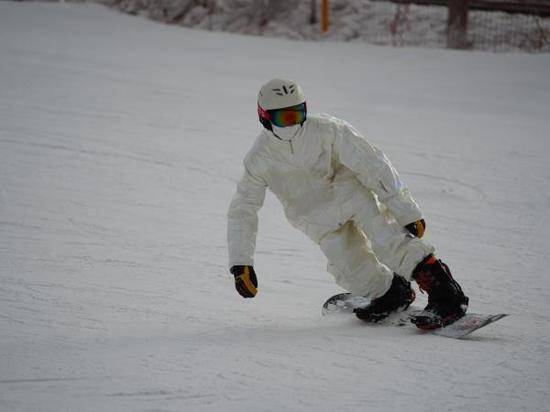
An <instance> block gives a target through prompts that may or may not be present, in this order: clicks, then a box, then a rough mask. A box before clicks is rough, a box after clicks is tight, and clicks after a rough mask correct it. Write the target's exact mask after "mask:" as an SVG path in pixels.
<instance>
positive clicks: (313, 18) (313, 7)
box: [309, 0, 317, 24]
mask: <svg viewBox="0 0 550 412" xmlns="http://www.w3.org/2000/svg"><path fill="white" fill-rule="evenodd" d="M310 1H311V15H310V16H309V22H310V24H317V0H310Z"/></svg>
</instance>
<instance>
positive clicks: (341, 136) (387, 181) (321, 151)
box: [228, 79, 468, 329]
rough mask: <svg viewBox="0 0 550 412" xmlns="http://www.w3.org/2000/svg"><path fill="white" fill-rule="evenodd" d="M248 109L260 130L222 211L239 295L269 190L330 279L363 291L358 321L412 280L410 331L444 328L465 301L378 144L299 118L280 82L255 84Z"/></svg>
mask: <svg viewBox="0 0 550 412" xmlns="http://www.w3.org/2000/svg"><path fill="white" fill-rule="evenodd" d="M258 115H259V120H260V123H261V124H262V125H263V130H262V132H261V134H260V135H259V137H258V138H257V140H256V142H255V144H254V146H253V147H252V149H251V150H250V151H249V153H248V154H247V156H246V157H245V159H244V169H245V171H244V175H243V177H242V179H241V181H240V182H239V184H238V186H237V192H236V194H235V195H234V197H233V199H232V201H231V205H230V207H229V212H228V248H229V267H230V272H231V273H232V274H233V275H234V277H235V286H236V289H237V291H238V292H239V294H240V295H241V296H243V297H245V298H252V297H254V296H255V295H256V293H257V288H258V281H257V277H256V273H255V271H254V262H253V254H254V249H255V243H256V232H257V227H258V216H257V212H258V210H259V209H260V208H261V207H262V204H263V202H264V197H265V190H266V188H269V189H270V190H271V192H273V193H274V194H275V196H276V197H277V198H278V199H279V201H280V202H281V203H282V205H283V208H284V212H285V215H286V217H287V219H288V221H289V222H290V224H291V225H292V226H294V227H296V228H298V229H300V230H301V231H303V232H304V233H305V234H306V235H307V236H308V237H309V238H310V239H311V240H312V241H314V242H315V243H317V244H318V245H319V246H320V248H321V250H322V251H323V253H324V254H325V256H326V257H327V258H328V271H329V272H330V273H331V274H332V275H333V276H334V278H335V281H336V283H337V284H338V285H339V286H341V287H342V288H344V289H346V290H347V291H349V292H351V293H352V294H354V295H361V296H367V297H368V298H370V303H369V304H368V305H367V306H366V307H362V308H359V309H356V310H355V313H356V316H357V317H358V318H360V319H362V320H364V321H367V322H377V321H379V320H381V319H383V318H385V317H386V316H388V315H389V314H390V313H392V312H395V311H398V310H402V309H404V308H406V307H408V306H409V305H410V304H411V303H412V301H413V300H414V298H415V293H414V290H413V289H412V288H411V284H410V281H412V280H414V281H416V282H417V284H418V286H419V288H420V290H422V291H425V292H426V293H428V305H427V306H426V308H425V309H424V311H422V313H421V314H420V315H418V316H416V317H415V318H414V319H413V320H412V321H413V323H415V324H416V325H417V326H418V327H419V328H421V329H434V328H438V327H441V326H446V325H447V324H450V323H452V322H454V321H455V320H457V319H459V318H460V317H462V316H463V315H464V314H465V313H466V309H467V306H468V298H467V297H466V296H465V295H464V293H463V292H462V289H461V287H460V285H459V284H458V283H457V281H456V280H455V279H454V278H453V277H452V276H451V272H450V270H449V268H448V266H447V265H445V264H444V263H443V262H442V261H441V260H439V259H437V258H436V257H435V255H434V248H433V246H431V245H429V244H428V243H427V242H425V241H424V240H422V239H421V238H422V236H423V234H424V231H425V229H426V223H425V220H424V219H423V218H422V215H421V212H420V209H419V207H418V205H417V203H416V202H415V200H414V199H413V197H412V196H411V194H410V192H409V191H408V189H407V187H406V186H405V184H404V183H403V181H402V180H401V178H400V177H399V175H398V173H397V171H396V170H395V168H394V167H393V166H392V164H391V163H390V161H389V160H388V158H387V157H386V156H385V154H384V153H383V152H382V151H381V150H380V149H378V148H377V147H376V146H375V145H373V144H371V143H370V142H368V141H367V140H366V139H365V138H364V137H363V136H362V135H361V134H360V133H359V132H358V131H357V130H355V129H354V128H353V127H352V126H351V125H350V124H349V123H347V122H345V121H343V120H340V119H337V118H335V117H332V116H327V115H320V116H312V115H308V114H307V108H306V99H305V96H304V93H303V91H302V88H301V87H300V86H299V85H298V84H297V83H295V82H293V81H290V80H284V79H274V80H271V81H270V82H268V83H266V84H265V85H264V86H263V87H262V88H261V90H260V92H259V95H258Z"/></svg>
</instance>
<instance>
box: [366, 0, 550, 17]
mask: <svg viewBox="0 0 550 412" xmlns="http://www.w3.org/2000/svg"><path fill="white" fill-rule="evenodd" d="M374 1H390V2H392V3H399V4H411V3H413V4H424V5H433V6H445V7H447V6H448V3H449V2H448V1H447V0H374ZM469 3H470V10H487V11H504V12H507V13H524V14H533V15H537V16H541V17H550V0H470V2H469Z"/></svg>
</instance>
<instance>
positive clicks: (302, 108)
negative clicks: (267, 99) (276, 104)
mask: <svg viewBox="0 0 550 412" xmlns="http://www.w3.org/2000/svg"><path fill="white" fill-rule="evenodd" d="M258 113H259V115H260V117H261V118H264V119H266V120H269V121H271V123H273V124H274V125H275V126H277V127H287V126H294V125H295V124H302V123H303V122H305V120H306V114H307V109H306V104H305V102H304V103H302V104H297V105H296V106H290V107H283V108H282V109H274V110H264V109H263V108H261V107H260V106H258Z"/></svg>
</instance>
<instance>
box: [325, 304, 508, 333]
mask: <svg viewBox="0 0 550 412" xmlns="http://www.w3.org/2000/svg"><path fill="white" fill-rule="evenodd" d="M368 303H369V299H368V298H366V297H364V296H352V295H351V294H350V293H339V294H337V295H334V296H332V297H331V298H330V299H328V300H327V301H326V302H325V303H324V305H323V308H322V314H323V315H324V316H327V315H333V314H335V313H353V310H354V309H355V308H358V307H364V306H366V305H368ZM421 310H422V309H421V308H419V307H415V306H411V307H409V308H408V309H407V310H405V311H402V312H398V313H395V314H392V315H390V316H388V317H387V318H386V319H384V320H382V321H380V322H378V323H377V325H394V326H406V325H409V326H413V327H415V328H416V326H414V325H413V324H412V323H410V317H411V316H413V315H414V314H415V313H417V312H419V311H421ZM505 316H507V314H504V313H500V314H497V315H486V314H480V313H466V315H464V316H463V317H462V318H460V319H459V320H457V321H456V322H454V323H452V324H450V325H448V326H445V327H443V328H439V329H434V330H431V331H421V330H420V329H418V331H419V332H422V333H429V334H432V335H438V336H445V337H447V338H454V339H460V338H463V337H465V336H467V335H469V334H470V333H472V332H474V331H476V330H478V329H480V328H482V327H484V326H487V325H489V324H491V323H493V322H496V321H497V320H499V319H502V318H503V317H505Z"/></svg>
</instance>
